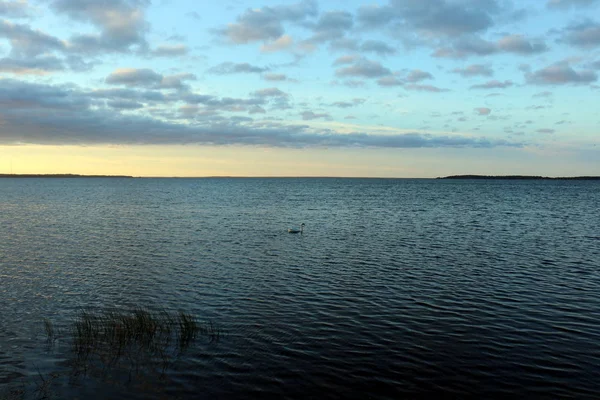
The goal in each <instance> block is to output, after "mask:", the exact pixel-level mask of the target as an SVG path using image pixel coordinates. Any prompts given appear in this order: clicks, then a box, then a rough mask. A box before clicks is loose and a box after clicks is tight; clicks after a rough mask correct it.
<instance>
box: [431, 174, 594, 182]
mask: <svg viewBox="0 0 600 400" xmlns="http://www.w3.org/2000/svg"><path fill="white" fill-rule="evenodd" d="M436 179H506V180H510V179H512V180H518V179H535V180H544V179H553V180H574V181H597V180H600V176H559V177H549V176H530V175H451V176H444V177H440V178H436Z"/></svg>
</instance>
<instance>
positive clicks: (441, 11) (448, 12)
mask: <svg viewBox="0 0 600 400" xmlns="http://www.w3.org/2000/svg"><path fill="white" fill-rule="evenodd" d="M496 11H498V8H497V6H496V4H495V2H494V1H470V0H466V1H459V2H456V1H449V0H422V1H414V0H390V1H389V3H388V4H387V5H384V6H363V7H360V8H359V10H358V20H359V22H360V23H361V25H363V26H364V27H367V28H374V27H381V26H385V25H388V24H390V23H392V24H396V25H398V29H403V30H407V31H410V32H417V33H419V34H420V35H421V36H424V37H457V36H461V35H464V34H467V33H474V32H480V31H485V30H487V29H488V28H490V27H491V26H492V25H493V19H492V15H493V14H494V13H495V12H496Z"/></svg>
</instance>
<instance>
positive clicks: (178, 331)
mask: <svg viewBox="0 0 600 400" xmlns="http://www.w3.org/2000/svg"><path fill="white" fill-rule="evenodd" d="M72 328H73V329H72V336H73V347H74V350H75V353H76V354H78V355H86V354H88V353H98V352H101V353H107V354H109V355H110V354H112V355H114V356H116V357H118V356H120V355H121V354H122V353H123V352H124V351H125V350H128V349H129V350H131V349H132V348H135V349H138V350H146V351H151V352H157V353H162V352H165V351H167V350H169V348H173V349H178V350H179V351H181V350H183V349H185V348H187V347H188V346H189V345H190V344H191V343H192V342H193V341H194V340H195V339H196V338H197V337H198V336H200V335H205V336H207V337H208V338H209V339H210V340H211V341H214V340H218V338H219V336H220V332H219V330H218V329H216V328H215V327H214V326H213V325H212V323H208V324H201V323H199V322H198V320H197V319H196V318H195V317H194V316H193V315H191V314H188V313H185V312H182V311H181V312H178V313H173V312H167V311H158V312H153V311H149V310H146V309H143V308H136V309H134V310H132V311H117V310H106V311H101V312H95V311H90V310H82V311H81V312H80V313H79V314H78V315H77V317H76V319H75V321H74V323H73V327H72Z"/></svg>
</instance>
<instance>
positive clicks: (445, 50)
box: [432, 35, 548, 58]
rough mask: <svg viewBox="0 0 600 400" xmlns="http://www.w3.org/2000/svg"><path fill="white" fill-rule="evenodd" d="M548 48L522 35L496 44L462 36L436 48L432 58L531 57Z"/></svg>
mask: <svg viewBox="0 0 600 400" xmlns="http://www.w3.org/2000/svg"><path fill="white" fill-rule="evenodd" d="M547 50H548V46H546V44H545V43H544V42H543V41H542V40H532V39H527V38H525V37H524V36H522V35H506V36H504V37H502V38H500V39H499V40H498V41H496V42H490V41H487V40H485V39H482V38H480V37H478V36H464V37H460V38H459V39H457V40H456V41H454V42H453V43H452V44H451V45H450V46H446V47H441V48H438V49H437V50H436V51H435V52H434V53H433V54H432V56H433V57H438V58H466V57H470V56H480V57H481V56H488V55H491V54H496V53H513V54H519V55H533V54H539V53H542V52H545V51H547Z"/></svg>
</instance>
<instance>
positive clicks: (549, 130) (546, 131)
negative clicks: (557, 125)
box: [536, 128, 556, 134]
mask: <svg viewBox="0 0 600 400" xmlns="http://www.w3.org/2000/svg"><path fill="white" fill-rule="evenodd" d="M536 132H538V133H546V134H549V133H554V132H556V130H555V129H548V128H543V129H538V130H537V131H536Z"/></svg>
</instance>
